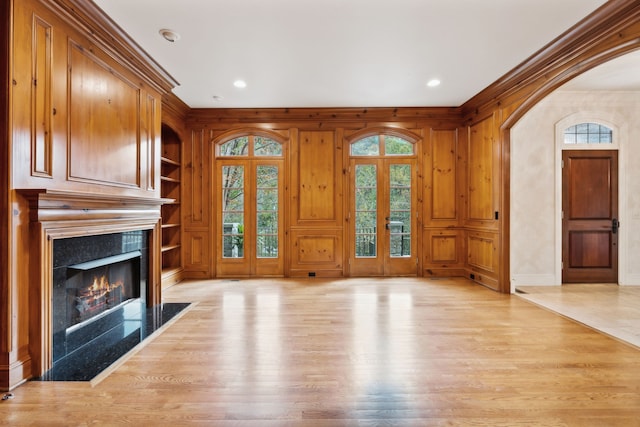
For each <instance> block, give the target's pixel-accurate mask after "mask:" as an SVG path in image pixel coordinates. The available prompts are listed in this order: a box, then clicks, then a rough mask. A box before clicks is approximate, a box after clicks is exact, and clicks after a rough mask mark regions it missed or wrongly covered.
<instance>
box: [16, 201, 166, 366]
mask: <svg viewBox="0 0 640 427" xmlns="http://www.w3.org/2000/svg"><path fill="white" fill-rule="evenodd" d="M17 192H18V193H19V194H20V195H22V196H23V197H24V198H25V199H26V200H27V201H28V204H29V215H28V216H29V241H30V244H29V267H30V268H29V271H30V279H29V289H30V290H29V294H30V303H29V306H30V311H31V313H32V314H31V316H30V325H29V335H30V339H29V342H30V345H29V347H30V354H31V369H32V372H33V375H34V376H39V375H42V374H43V373H45V372H46V371H48V370H49V369H51V367H52V362H51V355H52V352H51V345H52V324H51V321H52V319H51V310H52V308H51V292H52V286H53V277H52V276H53V241H54V240H55V239H63V238H69V237H79V236H89V235H97V234H108V233H121V232H126V231H135V230H148V231H149V232H150V234H149V260H148V284H147V296H146V300H147V305H149V306H155V305H158V304H160V302H161V277H160V273H161V269H160V257H161V253H160V248H161V234H160V230H161V219H160V207H161V206H162V204H164V203H168V202H171V201H172V200H171V199H163V198H144V197H129V196H122V195H110V194H95V193H80V192H73V191H60V190H49V189H27V190H17Z"/></svg>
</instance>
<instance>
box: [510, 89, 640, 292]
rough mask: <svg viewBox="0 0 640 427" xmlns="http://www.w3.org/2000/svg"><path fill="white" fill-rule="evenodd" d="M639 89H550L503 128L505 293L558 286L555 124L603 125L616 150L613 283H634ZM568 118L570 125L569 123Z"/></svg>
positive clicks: (638, 267) (639, 251)
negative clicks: (507, 163)
mask: <svg viewBox="0 0 640 427" xmlns="http://www.w3.org/2000/svg"><path fill="white" fill-rule="evenodd" d="M639 116H640V93H638V92H567V91H556V92H554V93H552V94H551V95H549V96H548V97H547V98H545V99H544V100H543V101H541V102H540V103H538V105H536V106H535V107H534V108H532V109H531V110H530V111H529V112H528V113H527V114H526V115H525V116H524V117H523V118H522V119H521V120H520V121H519V122H518V123H517V124H516V125H515V126H514V127H513V128H512V133H511V160H512V162H511V254H510V257H511V278H510V279H511V291H512V292H513V291H514V288H515V286H517V285H525V284H526V285H559V284H560V283H561V259H562V252H561V241H562V240H561V230H562V228H561V222H560V221H561V217H560V210H561V169H560V160H559V156H560V154H561V153H560V149H561V144H560V143H557V142H556V140H557V139H558V137H557V133H556V126H558V127H559V128H563V127H565V125H567V126H569V125H571V124H575V123H577V122H582V121H595V122H601V123H603V124H608V125H610V127H612V128H613V129H614V135H617V137H616V136H614V139H616V142H617V148H618V149H619V150H620V153H619V155H620V161H619V168H620V188H619V191H620V198H619V212H620V215H619V216H620V218H619V219H620V222H621V229H620V232H621V234H620V245H619V283H620V284H623V285H640V227H639V225H640V122H639V121H638V120H637V118H638V117H639ZM571 122H574V123H571Z"/></svg>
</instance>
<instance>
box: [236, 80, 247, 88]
mask: <svg viewBox="0 0 640 427" xmlns="http://www.w3.org/2000/svg"><path fill="white" fill-rule="evenodd" d="M233 85H234V86H235V87H237V88H240V89H243V88H245V87H247V82H245V81H244V80H236V81H235V82H233Z"/></svg>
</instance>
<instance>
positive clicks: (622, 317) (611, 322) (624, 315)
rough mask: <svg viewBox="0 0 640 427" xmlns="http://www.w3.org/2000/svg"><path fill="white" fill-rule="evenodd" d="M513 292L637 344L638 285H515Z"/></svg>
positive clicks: (639, 316) (639, 344)
mask: <svg viewBox="0 0 640 427" xmlns="http://www.w3.org/2000/svg"><path fill="white" fill-rule="evenodd" d="M516 295H517V296H519V297H521V298H523V299H525V300H527V301H530V302H532V303H534V304H537V305H539V306H542V307H544V308H546V309H549V310H551V311H554V312H556V313H559V314H561V315H563V316H565V317H569V318H571V319H573V320H575V321H577V322H580V323H582V324H584V325H587V326H589V327H591V328H593V329H596V330H598V331H600V332H602V333H604V334H607V335H610V336H612V337H614V338H616V339H619V340H622V341H625V342H627V343H629V344H632V345H634V346H636V347H640V286H618V285H611V284H609V285H607V284H589V285H573V284H572V285H563V286H518V287H517V289H516Z"/></svg>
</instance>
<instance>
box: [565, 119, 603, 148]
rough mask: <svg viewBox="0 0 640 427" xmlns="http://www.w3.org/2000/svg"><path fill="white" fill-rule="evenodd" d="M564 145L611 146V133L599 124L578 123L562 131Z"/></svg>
mask: <svg viewBox="0 0 640 427" xmlns="http://www.w3.org/2000/svg"><path fill="white" fill-rule="evenodd" d="M564 143H565V144H612V143H613V131H612V130H611V129H610V128H608V127H607V126H604V125H601V124H599V123H580V124H577V125H574V126H569V127H568V128H566V129H565V130H564Z"/></svg>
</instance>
